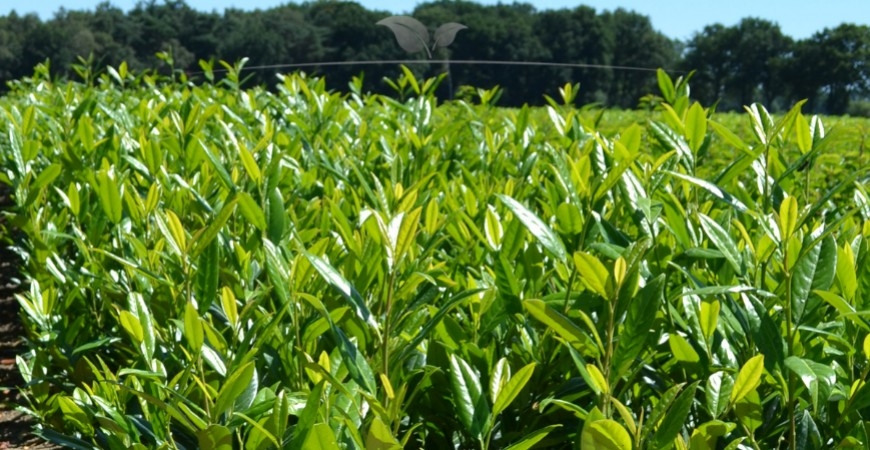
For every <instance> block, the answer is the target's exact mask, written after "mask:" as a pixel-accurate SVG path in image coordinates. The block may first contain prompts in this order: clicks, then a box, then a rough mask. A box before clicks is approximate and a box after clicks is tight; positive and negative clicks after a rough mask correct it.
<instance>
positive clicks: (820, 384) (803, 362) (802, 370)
mask: <svg viewBox="0 0 870 450" xmlns="http://www.w3.org/2000/svg"><path fill="white" fill-rule="evenodd" d="M785 366H786V367H787V368H788V369H789V370H791V371H792V372H794V374H795V375H797V376H798V377H800V379H801V382H802V383H803V384H804V386H806V388H807V389H808V390H809V391H810V399H811V400H812V403H813V407H814V408H818V405H819V403H820V402H825V401H827V398H820V397H821V394H822V393H823V392H827V391H829V390H830V386H831V385H833V384H834V383H835V382H836V374H835V373H834V369H833V368H832V367H831V366H828V365H824V364H820V363H817V362H815V361H812V360H808V359H804V358H799V357H797V356H789V357H788V358H786V359H785Z"/></svg>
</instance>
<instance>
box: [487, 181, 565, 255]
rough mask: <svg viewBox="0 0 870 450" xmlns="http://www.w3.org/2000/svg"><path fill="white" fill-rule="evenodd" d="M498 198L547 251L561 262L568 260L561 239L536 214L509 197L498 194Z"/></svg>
mask: <svg viewBox="0 0 870 450" xmlns="http://www.w3.org/2000/svg"><path fill="white" fill-rule="evenodd" d="M498 198H500V199H501V201H502V202H503V203H504V204H505V206H507V207H508V209H510V210H511V212H513V213H514V215H515V216H517V218H518V219H519V220H520V222H522V224H523V225H525V226H526V229H528V230H529V232H530V233H532V235H533V236H535V238H537V239H538V242H540V243H541V245H542V246H543V247H544V248H545V249H547V250H548V251H549V252H550V253H551V254H552V255H553V256H555V257H556V259H558V260H559V261H562V262H565V261H566V260H567V258H568V257H567V251H566V250H565V244H563V243H562V240H561V239H559V236H558V235H557V234H556V233H554V232H553V230H551V229H550V227H549V226H547V224H545V223H544V222H543V221H542V220H541V219H539V218H538V216H536V215H535V213H533V212H531V211H530V210H528V209H527V208H526V207H525V206H523V204H522V203H520V202H518V201H516V200H514V199H513V198H511V197H508V196H507V195H504V194H498Z"/></svg>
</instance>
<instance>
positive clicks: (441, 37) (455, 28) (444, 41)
mask: <svg viewBox="0 0 870 450" xmlns="http://www.w3.org/2000/svg"><path fill="white" fill-rule="evenodd" d="M466 28H468V27H466V26H465V25H463V24H461V23H456V22H447V23H445V24H443V25H441V26H440V27H438V29H437V30H435V36H434V37H435V43H434V46H433V48H434V47H447V46H448V45H450V43H451V42H453V39H455V38H456V33H458V32H459V31H461V30H464V29H466Z"/></svg>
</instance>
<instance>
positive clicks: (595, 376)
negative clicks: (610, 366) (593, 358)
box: [586, 364, 610, 394]
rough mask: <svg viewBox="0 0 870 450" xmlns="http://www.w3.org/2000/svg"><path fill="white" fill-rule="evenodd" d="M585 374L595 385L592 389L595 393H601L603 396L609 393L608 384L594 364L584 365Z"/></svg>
mask: <svg viewBox="0 0 870 450" xmlns="http://www.w3.org/2000/svg"><path fill="white" fill-rule="evenodd" d="M586 373H588V374H589V377H590V378H591V379H592V381H593V383H595V386H594V388H593V390H594V391H595V392H601V393H604V394H607V393H609V392H610V383H608V382H607V380H606V379H605V378H604V374H603V373H601V370H599V369H598V366H596V365H595V364H586Z"/></svg>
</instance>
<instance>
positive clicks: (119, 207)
mask: <svg viewBox="0 0 870 450" xmlns="http://www.w3.org/2000/svg"><path fill="white" fill-rule="evenodd" d="M97 193H98V194H99V198H100V206H102V207H103V212H105V213H106V217H107V218H108V219H109V221H111V222H112V223H115V224H116V223H118V222H120V221H121V215H122V213H123V207H124V206H123V204H122V203H121V190H120V188H119V187H118V183H117V182H116V181H115V177H114V176H112V175H110V174H109V172H108V171H107V170H101V171H99V172H97Z"/></svg>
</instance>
